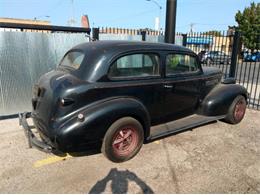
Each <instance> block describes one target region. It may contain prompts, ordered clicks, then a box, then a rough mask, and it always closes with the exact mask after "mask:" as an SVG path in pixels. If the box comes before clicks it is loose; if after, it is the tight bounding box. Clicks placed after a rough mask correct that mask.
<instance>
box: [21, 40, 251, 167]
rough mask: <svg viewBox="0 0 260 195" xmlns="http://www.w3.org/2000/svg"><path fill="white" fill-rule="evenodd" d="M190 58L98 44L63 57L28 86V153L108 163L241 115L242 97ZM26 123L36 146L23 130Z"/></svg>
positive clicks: (179, 51)
mask: <svg viewBox="0 0 260 195" xmlns="http://www.w3.org/2000/svg"><path fill="white" fill-rule="evenodd" d="M221 77H222V73H221V71H220V70H218V69H216V68H210V67H207V68H202V67H201V65H200V62H199V59H198V57H197V55H196V54H195V53H194V52H192V51H191V50H189V49H187V48H185V47H181V46H176V45H172V44H162V43H147V42H128V41H98V42H90V43H84V44H81V45H78V46H76V47H74V48H72V49H71V50H69V51H68V52H67V53H66V54H65V56H64V58H63V59H62V60H61V62H60V64H59V66H58V67H57V69H55V70H53V71H51V72H49V73H47V74H45V75H43V76H42V77H41V78H40V79H39V81H38V83H37V84H36V85H35V86H34V90H33V98H32V106H33V110H32V112H31V113H23V114H20V123H21V124H22V125H23V127H24V129H25V132H26V135H27V136H28V140H29V144H30V146H31V145H33V146H36V147H37V148H39V149H41V150H44V151H49V152H50V151H51V152H54V153H55V152H56V153H57V151H58V152H62V153H72V154H74V153H75V154H77V153H82V152H85V151H90V150H93V149H97V150H98V151H102V152H103V154H104V155H105V156H106V157H107V158H108V159H110V160H111V161H114V162H123V161H126V160H129V159H131V158H132V157H134V156H135V155H136V154H137V153H138V151H139V150H140V148H141V147H142V145H143V143H149V142H151V141H153V140H155V139H159V138H162V137H165V136H168V135H170V134H173V133H176V132H178V131H183V130H186V129H190V128H193V127H195V126H198V125H202V124H206V123H209V122H211V121H215V120H220V119H224V120H225V121H227V122H229V123H232V124H236V123H239V122H240V121H241V120H242V119H243V117H244V114H245V110H246V104H247V96H248V94H247V91H246V89H245V88H243V87H242V86H240V85H237V84H235V82H234V80H233V79H226V80H224V81H221ZM30 117H32V119H33V123H34V126H35V127H36V129H37V131H38V132H39V135H40V137H41V139H39V137H38V136H36V135H35V131H32V129H31V127H30V126H29V125H28V123H27V118H30Z"/></svg>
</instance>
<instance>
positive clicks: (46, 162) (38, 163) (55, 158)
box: [33, 154, 72, 168]
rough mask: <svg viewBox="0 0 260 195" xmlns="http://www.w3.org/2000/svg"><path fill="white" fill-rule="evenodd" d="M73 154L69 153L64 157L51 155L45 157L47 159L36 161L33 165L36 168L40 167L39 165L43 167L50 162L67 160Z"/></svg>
mask: <svg viewBox="0 0 260 195" xmlns="http://www.w3.org/2000/svg"><path fill="white" fill-rule="evenodd" d="M70 157H72V156H70V155H68V154H67V156H64V157H60V156H52V157H49V158H45V159H42V160H38V161H36V162H35V163H34V164H33V166H34V167H35V168H38V167H42V166H45V165H49V164H52V163H56V162H59V161H63V160H66V159H68V158H70Z"/></svg>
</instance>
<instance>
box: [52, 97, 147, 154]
mask: <svg viewBox="0 0 260 195" xmlns="http://www.w3.org/2000/svg"><path fill="white" fill-rule="evenodd" d="M78 114H79V113H77V114H75V115H74V116H72V117H71V118H70V119H69V120H68V121H67V122H65V123H64V124H62V125H61V126H60V128H59V130H58V131H57V135H56V139H57V142H58V145H60V146H61V147H62V148H64V149H61V150H62V151H64V150H66V151H71V150H74V149H75V148H80V147H82V146H83V145H85V144H88V143H92V142H101V141H102V139H103V137H104V135H105V133H106V131H107V129H108V128H109V126H110V125H111V124H112V123H113V122H114V121H116V120H117V119H119V118H121V117H125V116H132V117H133V118H136V119H137V120H139V121H140V122H141V124H142V126H143V127H144V133H145V136H146V137H147V136H148V134H149V129H150V116H149V114H148V112H147V110H146V108H145V106H144V105H143V104H142V103H141V102H140V101H138V100H136V99H134V98H128V97H120V98H114V99H110V100H107V101H103V102H100V103H98V104H96V105H94V106H91V107H86V109H84V110H81V111H80V114H83V115H84V118H83V119H79V118H78Z"/></svg>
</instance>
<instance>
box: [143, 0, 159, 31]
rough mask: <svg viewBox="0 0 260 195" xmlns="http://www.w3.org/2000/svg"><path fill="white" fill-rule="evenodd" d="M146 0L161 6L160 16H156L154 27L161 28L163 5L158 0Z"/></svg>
mask: <svg viewBox="0 0 260 195" xmlns="http://www.w3.org/2000/svg"><path fill="white" fill-rule="evenodd" d="M146 1H150V2H153V3H154V4H155V5H156V6H157V7H158V8H159V13H158V14H159V15H158V17H155V25H154V29H155V30H161V27H160V18H161V10H162V6H161V5H160V4H159V3H158V2H157V1H156V0H146Z"/></svg>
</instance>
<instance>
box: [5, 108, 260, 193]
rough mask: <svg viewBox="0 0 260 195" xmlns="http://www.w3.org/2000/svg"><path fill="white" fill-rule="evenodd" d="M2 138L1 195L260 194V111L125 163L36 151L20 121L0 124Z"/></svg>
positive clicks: (149, 147) (163, 143)
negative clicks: (75, 194)
mask: <svg viewBox="0 0 260 195" xmlns="http://www.w3.org/2000/svg"><path fill="white" fill-rule="evenodd" d="M0 139H1V141H0V166H1V168H0V193H260V111H255V110H247V113H246V116H245V119H244V120H243V121H242V122H241V123H240V124H238V125H229V124H226V123H224V122H215V123H211V124H209V125H206V126H202V127H199V128H194V129H192V130H189V131H185V132H182V133H179V134H177V135H174V136H170V137H168V138H165V139H162V140H159V141H156V142H153V143H150V144H146V145H144V146H143V148H142V149H141V151H140V153H139V154H138V155H137V156H136V157H135V158H134V159H132V160H130V161H128V162H125V163H122V164H115V163H112V162H110V161H108V160H107V159H106V158H105V157H104V156H103V155H102V154H97V155H92V156H85V157H71V156H66V157H58V156H54V155H51V154H45V153H43V152H41V151H38V150H36V149H29V148H28V146H27V142H26V139H25V136H24V133H23V131H22V129H21V127H19V126H18V120H17V119H11V120H3V121H0Z"/></svg>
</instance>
